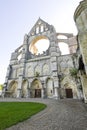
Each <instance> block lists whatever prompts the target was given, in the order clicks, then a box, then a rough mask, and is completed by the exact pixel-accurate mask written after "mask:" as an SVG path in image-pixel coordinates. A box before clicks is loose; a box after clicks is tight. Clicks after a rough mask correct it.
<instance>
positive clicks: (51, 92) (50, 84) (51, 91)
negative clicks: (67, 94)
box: [46, 78, 54, 98]
mask: <svg viewBox="0 0 87 130" xmlns="http://www.w3.org/2000/svg"><path fill="white" fill-rule="evenodd" d="M46 86H47V97H49V98H51V97H53V95H54V87H53V80H52V79H51V78H48V79H47V82H46Z"/></svg>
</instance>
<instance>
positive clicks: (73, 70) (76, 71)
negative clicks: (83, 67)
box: [70, 68, 78, 77]
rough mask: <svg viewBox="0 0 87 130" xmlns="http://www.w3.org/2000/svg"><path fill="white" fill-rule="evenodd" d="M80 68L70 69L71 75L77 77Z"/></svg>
mask: <svg viewBox="0 0 87 130" xmlns="http://www.w3.org/2000/svg"><path fill="white" fill-rule="evenodd" d="M77 73H78V70H77V69H76V68H71V69H70V75H71V76H73V77H77Z"/></svg>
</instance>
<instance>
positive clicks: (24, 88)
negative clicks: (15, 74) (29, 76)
mask: <svg viewBox="0 0 87 130" xmlns="http://www.w3.org/2000/svg"><path fill="white" fill-rule="evenodd" d="M21 96H22V97H28V81H27V80H24V81H23V82H22V95H21Z"/></svg>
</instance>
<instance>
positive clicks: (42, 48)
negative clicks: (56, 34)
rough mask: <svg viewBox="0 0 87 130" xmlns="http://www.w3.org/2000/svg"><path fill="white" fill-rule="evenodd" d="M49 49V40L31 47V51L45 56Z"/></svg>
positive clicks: (42, 40) (41, 40) (43, 40)
mask: <svg viewBox="0 0 87 130" xmlns="http://www.w3.org/2000/svg"><path fill="white" fill-rule="evenodd" d="M48 48H49V40H48V39H40V40H38V41H37V42H35V43H34V44H32V43H31V45H30V47H29V51H30V52H31V53H32V54H34V55H38V54H43V53H44V52H46V50H47V49H48Z"/></svg>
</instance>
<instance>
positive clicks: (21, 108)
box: [0, 102, 46, 130]
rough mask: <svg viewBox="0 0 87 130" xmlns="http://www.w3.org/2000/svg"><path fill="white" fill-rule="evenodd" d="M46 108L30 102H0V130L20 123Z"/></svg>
mask: <svg viewBox="0 0 87 130" xmlns="http://www.w3.org/2000/svg"><path fill="white" fill-rule="evenodd" d="M45 107H46V105H45V104H41V103H32V102H0V130H4V129H5V128H8V127H10V126H12V125H14V124H17V123H18V122H22V121H24V120H26V119H28V118H30V117H31V116H32V115H34V114H36V113H38V112H40V111H41V110H43V109H44V108H45Z"/></svg>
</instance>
